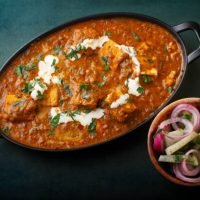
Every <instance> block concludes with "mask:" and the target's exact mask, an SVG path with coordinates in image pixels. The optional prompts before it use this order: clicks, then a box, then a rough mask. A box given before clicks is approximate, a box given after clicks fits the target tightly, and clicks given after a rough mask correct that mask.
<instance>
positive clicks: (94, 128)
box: [88, 119, 97, 134]
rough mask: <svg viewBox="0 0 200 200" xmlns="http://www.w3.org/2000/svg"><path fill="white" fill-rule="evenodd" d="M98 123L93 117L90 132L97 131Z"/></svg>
mask: <svg viewBox="0 0 200 200" xmlns="http://www.w3.org/2000/svg"><path fill="white" fill-rule="evenodd" d="M96 125H97V122H96V120H95V119H92V122H91V123H90V125H89V126H88V132H89V133H90V134H95V133H96Z"/></svg>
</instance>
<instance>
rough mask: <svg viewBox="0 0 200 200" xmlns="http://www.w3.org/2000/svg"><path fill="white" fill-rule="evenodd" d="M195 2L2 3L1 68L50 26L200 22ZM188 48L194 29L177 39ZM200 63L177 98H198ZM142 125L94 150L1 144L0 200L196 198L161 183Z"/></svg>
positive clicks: (192, 66) (192, 43) (191, 68)
mask: <svg viewBox="0 0 200 200" xmlns="http://www.w3.org/2000/svg"><path fill="white" fill-rule="evenodd" d="M199 8H200V3H199V1H186V0H184V1H178V0H175V1H156V0H154V1H144V0H142V1H134V0H124V1H117V0H113V1H107V0H103V1H89V0H86V1H78V0H73V1H66V0H65V1H64V0H61V1H58V0H57V1H55V0H49V1H42V0H40V1H39V0H33V1H30V0H27V1H25V0H24V1H22V0H20V1H11V0H0V66H1V65H2V64H3V63H4V62H5V61H6V60H7V59H8V58H9V57H10V56H11V55H12V54H13V53H14V52H15V51H16V50H17V49H18V48H19V47H21V46H22V45H23V44H24V43H26V42H27V41H29V40H30V39H32V38H33V37H35V36H37V35H39V34H41V33H42V32H44V31H47V30H48V29H50V28H52V27H54V26H56V25H59V24H62V23H64V22H66V21H68V20H71V19H75V18H77V17H81V16H85V15H88V14H94V13H100V12H110V11H112V12H113V11H126V12H128V11H129V12H138V13H143V14H147V15H150V16H153V17H157V18H159V19H161V20H163V21H164V22H166V23H168V24H170V25H175V24H178V23H181V22H184V21H188V20H193V21H196V22H200V12H199ZM182 36H183V38H184V39H185V41H186V44H187V47H188V49H189V51H191V50H193V49H194V48H196V47H197V46H198V42H197V39H196V38H195V36H194V34H193V33H192V32H187V33H184V34H182ZM199 75H200V59H198V60H197V61H195V62H193V63H192V64H190V65H189V66H188V70H187V74H186V77H185V79H184V83H183V84H182V86H181V88H180V90H179V92H178V93H177V95H176V96H175V97H174V100H175V99H179V98H182V97H191V96H196V97H199V94H200V90H199V85H200V78H199ZM148 126H149V124H147V125H146V126H145V127H143V128H141V129H140V130H138V131H135V132H134V133H131V134H129V135H126V136H125V137H123V138H120V139H118V140H115V141H113V142H111V143H108V144H106V145H102V146H99V147H95V148H91V149H87V150H83V151H77V152H66V153H54V154H51V153H41V152H35V151H31V150H27V149H23V148H20V147H18V146H16V145H14V144H11V143H10V142H7V141H5V140H4V139H1V140H0V199H47V198H48V199H58V198H60V199H108V198H109V199H134V198H135V199H144V198H145V197H146V198H147V197H148V198H152V197H153V198H159V197H163V198H165V199H171V198H173V197H174V196H179V195H181V196H184V197H187V196H190V197H193V196H194V195H195V193H197V194H198V195H199V188H188V187H181V186H177V185H174V184H172V183H170V182H168V181H166V180H165V179H164V178H163V177H162V176H161V175H160V174H158V173H157V171H156V170H155V169H154V168H153V166H152V164H151V163H150V160H149V157H148V154H147V148H146V137H147V131H148Z"/></svg>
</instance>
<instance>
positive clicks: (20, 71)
mask: <svg viewBox="0 0 200 200" xmlns="http://www.w3.org/2000/svg"><path fill="white" fill-rule="evenodd" d="M35 68H36V66H35V64H34V63H31V64H29V65H18V66H17V67H15V73H16V74H17V75H18V76H19V77H22V76H23V77H24V78H25V76H26V73H27V71H30V70H32V69H35Z"/></svg>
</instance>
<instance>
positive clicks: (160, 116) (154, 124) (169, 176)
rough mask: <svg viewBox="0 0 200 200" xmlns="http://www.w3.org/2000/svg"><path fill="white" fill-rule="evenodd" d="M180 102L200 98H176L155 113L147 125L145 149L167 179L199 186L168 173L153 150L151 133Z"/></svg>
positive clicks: (199, 99)
mask: <svg viewBox="0 0 200 200" xmlns="http://www.w3.org/2000/svg"><path fill="white" fill-rule="evenodd" d="M181 103H200V98H198V97H189V98H182V99H179V100H176V101H174V102H172V103H170V104H169V105H167V106H165V107H164V108H163V109H162V110H161V111H160V112H159V113H158V114H157V115H156V117H155V118H154V119H153V121H152V123H151V125H150V127H149V131H148V136H147V149H148V154H149V157H150V160H151V162H152V164H153V166H154V167H155V168H156V170H157V171H158V172H159V173H160V174H161V175H162V176H163V177H164V178H166V179H167V180H169V181H171V182H173V183H175V184H178V185H182V186H200V183H188V182H184V181H182V180H180V179H178V178H176V177H175V176H173V175H172V174H170V173H169V172H168V171H167V170H165V169H164V168H163V167H162V166H161V165H160V163H159V162H158V160H157V159H156V153H155V152H154V150H153V135H154V134H155V130H156V128H157V126H158V124H159V123H160V122H161V121H162V120H163V119H165V118H166V115H167V114H169V113H170V112H171V111H172V110H173V108H174V107H176V106H177V105H179V104H181Z"/></svg>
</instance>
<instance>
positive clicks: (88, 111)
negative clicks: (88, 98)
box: [83, 108, 91, 113]
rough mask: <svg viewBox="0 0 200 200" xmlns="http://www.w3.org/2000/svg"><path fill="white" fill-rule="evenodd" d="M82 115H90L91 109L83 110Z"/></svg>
mask: <svg viewBox="0 0 200 200" xmlns="http://www.w3.org/2000/svg"><path fill="white" fill-rule="evenodd" d="M83 112H84V113H90V112H91V109H90V108H86V109H85V110H83Z"/></svg>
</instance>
